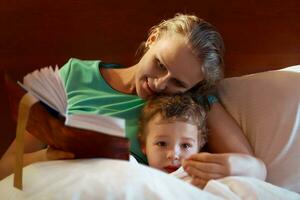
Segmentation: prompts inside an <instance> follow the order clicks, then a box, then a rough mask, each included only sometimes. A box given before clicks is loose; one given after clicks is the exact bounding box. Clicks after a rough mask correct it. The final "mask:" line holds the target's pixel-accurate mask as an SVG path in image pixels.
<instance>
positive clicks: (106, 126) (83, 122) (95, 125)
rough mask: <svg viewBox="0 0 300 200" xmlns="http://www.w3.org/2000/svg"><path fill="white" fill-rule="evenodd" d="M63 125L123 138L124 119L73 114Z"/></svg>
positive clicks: (68, 116) (67, 117)
mask: <svg viewBox="0 0 300 200" xmlns="http://www.w3.org/2000/svg"><path fill="white" fill-rule="evenodd" d="M65 124H66V125H67V126H71V127H75V128H81V129H86V130H91V131H96V132H100V133H104V134H108V135H113V136H119V137H125V119H121V118H116V117H111V116H104V115H99V114H98V115H95V114H73V115H67V116H66V121H65Z"/></svg>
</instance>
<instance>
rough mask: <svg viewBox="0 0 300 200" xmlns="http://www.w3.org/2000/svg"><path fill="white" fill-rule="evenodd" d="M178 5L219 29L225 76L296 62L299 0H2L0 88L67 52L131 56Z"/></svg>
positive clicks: (4, 117) (1, 145)
mask: <svg viewBox="0 0 300 200" xmlns="http://www.w3.org/2000/svg"><path fill="white" fill-rule="evenodd" d="M176 12H183V13H192V14H196V15H198V16H200V17H202V18H204V19H206V20H207V21H209V22H210V23H212V24H214V25H215V26H216V27H217V28H218V30H219V31H220V32H221V34H222V35H223V37H224V41H225V46H226V55H225V63H226V68H225V73H226V76H238V75H243V74H249V73H254V72H261V71H266V70H270V69H278V68H282V67H286V66H290V65H295V64H300V1H298V0H287V1H283V0H266V1H259V0H251V1H250V0H245V1H239V0H229V1H224V0H206V1H202V0H189V1H173V0H172V1H171V0H166V1H157V0H152V1H145V0H132V1H114V0H112V1H100V0H82V1H79V0H63V1H51V0H42V1H41V0H27V1H17V0H2V1H1V2H0V17H1V18H0V27H1V31H0V61H1V63H0V89H1V91H3V90H4V88H3V75H4V72H7V73H9V74H10V76H12V77H13V78H14V79H16V80H21V78H22V77H23V76H24V75H25V74H26V73H27V72H30V71H32V70H33V69H36V68H39V67H43V66H46V65H55V64H58V65H62V64H64V63H65V62H66V61H67V60H68V59H69V58H70V57H77V58H81V59H101V60H104V61H106V62H117V63H121V64H123V65H125V66H126V65H130V64H133V63H134V61H135V59H134V54H135V51H136V49H137V47H138V46H139V43H140V42H141V41H143V40H145V39H146V35H147V30H148V29H149V28H150V27H151V26H152V25H154V24H156V23H158V22H160V21H161V20H162V19H163V18H169V17H172V16H173V15H174V14H175V13H176ZM6 95H9V94H5V93H3V92H1V98H0V104H1V108H2V109H1V117H0V120H1V132H0V141H1V142H0V155H1V154H2V153H3V152H4V150H5V149H6V148H7V146H8V145H9V143H10V142H11V140H12V139H13V138H14V132H15V130H14V129H15V126H14V123H13V122H12V120H11V119H10V117H9V114H8V113H9V111H8V108H7V106H6V105H7V104H8V102H7V100H6V99H7V98H6V97H7V96H6Z"/></svg>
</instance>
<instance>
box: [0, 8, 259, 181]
mask: <svg viewBox="0 0 300 200" xmlns="http://www.w3.org/2000/svg"><path fill="white" fill-rule="evenodd" d="M139 50H140V51H139V52H141V53H142V56H141V59H140V60H139V62H138V63H137V64H135V65H134V66H130V67H126V68H125V67H120V66H117V65H114V64H107V63H104V62H102V61H82V60H78V59H70V60H69V62H68V63H66V64H65V65H64V66H63V67H62V68H61V70H60V73H61V78H62V79H63V81H64V84H65V88H66V91H67V95H68V112H69V113H94V114H95V113H99V114H105V115H112V116H117V117H122V118H125V119H126V135H127V136H128V137H129V138H130V140H131V154H133V155H134V156H135V157H136V158H137V160H138V161H139V162H143V163H146V162H147V161H146V159H145V156H144V155H143V153H142V151H141V149H140V146H139V144H138V142H137V137H136V134H137V126H138V123H137V122H138V117H139V113H140V110H141V108H142V106H143V104H144V100H146V99H148V98H150V97H152V96H155V95H157V94H160V93H163V94H176V93H184V92H187V91H191V92H193V94H194V96H195V98H197V99H200V100H201V101H203V102H209V107H210V110H209V112H208V119H207V124H208V129H209V148H210V151H211V152H215V153H226V152H235V153H245V154H250V155H252V154H253V152H252V150H251V147H250V145H249V143H248V141H247V140H246V138H245V137H244V135H243V133H242V131H241V129H240V128H239V126H238V125H237V124H236V123H235V121H234V120H233V119H232V118H231V116H230V115H229V114H228V113H227V112H226V111H225V110H224V108H223V107H222V106H221V104H220V103H219V102H218V101H217V99H216V98H215V97H213V96H210V97H208V98H207V97H206V96H202V94H205V92H206V89H207V88H212V87H213V86H214V85H215V83H216V82H217V81H218V80H219V79H221V78H222V67H223V50H224V47H223V41H222V38H221V35H220V34H219V33H218V32H217V31H216V30H215V28H214V27H213V26H212V25H210V24H209V23H207V22H205V21H204V20H202V19H199V18H197V17H196V16H192V15H182V14H177V15H176V16H175V17H174V18H171V19H169V20H166V21H163V22H161V23H160V24H158V25H157V26H154V27H152V28H151V30H150V32H149V35H148V38H147V40H146V42H143V43H142V45H141V48H140V49H139ZM14 151H15V142H13V143H12V145H11V146H10V147H9V149H8V150H7V151H6V153H5V154H4V155H3V157H2V158H1V162H0V178H3V177H5V176H7V175H9V174H10V173H12V169H13V163H14ZM24 153H25V154H24V162H23V163H24V165H28V164H31V163H34V162H38V161H44V160H53V159H66V158H72V157H73V154H72V153H70V152H62V151H58V150H55V149H52V148H46V146H45V144H42V143H41V142H40V141H38V140H37V139H36V138H34V137H33V136H32V135H31V134H30V133H28V134H26V138H25V149H24ZM207 156H208V157H209V155H207ZM224 158H225V159H230V158H229V157H224ZM197 159H200V160H201V158H198V157H197V158H195V160H197ZM202 160H203V159H202ZM205 162H207V163H210V162H211V159H209V158H206V159H205ZM197 163H198V164H199V162H197ZM190 165H191V167H194V168H196V169H199V170H200V169H201V168H199V166H198V165H197V166H196V165H194V163H191V164H190ZM226 167H227V168H228V170H230V165H228V166H226ZM199 170H198V171H197V170H196V171H197V172H199ZM200 174H201V173H194V175H195V176H201V175H200ZM192 175H193V174H192ZM200 178H201V177H200Z"/></svg>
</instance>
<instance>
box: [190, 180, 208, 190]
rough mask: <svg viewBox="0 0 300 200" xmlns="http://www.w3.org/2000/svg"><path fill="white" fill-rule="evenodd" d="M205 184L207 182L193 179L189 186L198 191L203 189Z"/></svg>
mask: <svg viewBox="0 0 300 200" xmlns="http://www.w3.org/2000/svg"><path fill="white" fill-rule="evenodd" d="M207 182H208V181H207V180H203V179H201V178H193V179H192V182H191V184H192V185H194V186H196V187H198V188H200V189H203V188H204V187H205V185H206V184H207Z"/></svg>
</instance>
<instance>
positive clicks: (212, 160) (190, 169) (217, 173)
mask: <svg viewBox="0 0 300 200" xmlns="http://www.w3.org/2000/svg"><path fill="white" fill-rule="evenodd" d="M183 167H184V169H185V170H186V172H187V173H188V174H189V175H190V176H192V177H193V181H192V184H194V185H196V186H198V187H201V188H202V187H204V186H205V185H206V183H207V182H208V181H209V180H211V179H219V178H223V177H226V176H251V177H255V178H258V179H261V180H265V179H266V175H267V170H266V166H265V164H264V162H263V161H261V160H260V159H258V158H255V157H253V156H250V155H247V154H238V153H224V154H211V153H197V154H194V155H192V156H191V157H190V158H188V159H186V160H185V161H183Z"/></svg>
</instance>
